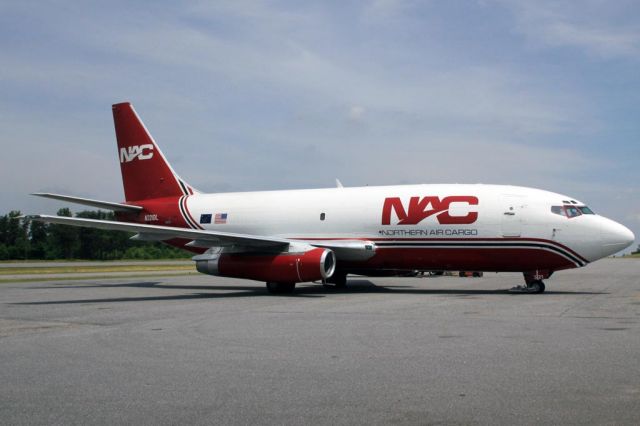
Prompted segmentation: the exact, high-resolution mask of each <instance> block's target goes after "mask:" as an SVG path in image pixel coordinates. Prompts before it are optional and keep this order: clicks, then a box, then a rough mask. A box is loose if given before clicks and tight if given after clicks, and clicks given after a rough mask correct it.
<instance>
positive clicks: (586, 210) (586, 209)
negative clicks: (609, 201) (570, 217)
mask: <svg viewBox="0 0 640 426" xmlns="http://www.w3.org/2000/svg"><path fill="white" fill-rule="evenodd" d="M578 210H580V211H581V212H582V214H595V213H594V212H593V210H591V209H590V208H589V207H587V206H580V207H578Z"/></svg>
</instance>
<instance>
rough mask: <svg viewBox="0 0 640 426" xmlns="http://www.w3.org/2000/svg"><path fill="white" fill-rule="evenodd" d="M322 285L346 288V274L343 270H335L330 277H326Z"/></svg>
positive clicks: (332, 287)
mask: <svg viewBox="0 0 640 426" xmlns="http://www.w3.org/2000/svg"><path fill="white" fill-rule="evenodd" d="M322 285H323V286H324V288H331V289H336V290H338V289H340V290H344V289H345V288H347V274H346V273H343V272H338V271H335V272H334V273H333V275H332V276H331V277H330V278H327V279H326V280H325V281H324V282H323V283H322Z"/></svg>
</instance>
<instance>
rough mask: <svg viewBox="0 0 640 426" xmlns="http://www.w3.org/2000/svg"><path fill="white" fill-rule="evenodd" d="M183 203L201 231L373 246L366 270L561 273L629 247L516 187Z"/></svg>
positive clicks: (604, 225) (571, 202)
mask: <svg viewBox="0 0 640 426" xmlns="http://www.w3.org/2000/svg"><path fill="white" fill-rule="evenodd" d="M451 197H454V198H451ZM455 197H457V198H455ZM412 198H413V200H412ZM388 199H393V200H395V201H393V202H389V201H388ZM470 200H471V201H470ZM474 200H477V201H474ZM185 201H186V202H185V205H186V209H187V210H188V214H189V215H190V220H189V221H188V222H191V224H192V227H199V228H201V229H208V230H216V231H223V232H232V233H242V234H251V235H263V236H272V237H283V238H291V239H304V240H338V239H347V240H367V241H372V242H373V243H374V244H376V247H377V257H378V259H377V261H376V260H375V259H374V260H373V261H372V262H369V265H370V266H372V267H380V264H382V265H384V266H385V267H389V268H408V267H410V268H411V269H420V268H423V267H424V268H427V267H428V268H432V267H433V268H435V267H438V268H442V269H451V268H454V267H457V268H460V267H461V266H463V265H462V263H464V262H463V260H464V258H467V259H469V260H470V262H468V263H469V265H468V267H467V269H472V267H475V268H477V269H484V270H517V271H522V270H523V268H531V267H535V269H545V268H546V269H552V270H557V269H565V268H569V267H577V266H584V265H585V264H586V263H588V262H591V261H594V260H596V259H599V258H602V257H605V256H608V255H611V254H613V253H616V252H617V251H619V250H621V249H623V248H624V247H626V246H628V244H629V243H630V241H629V239H630V238H631V241H632V240H633V234H632V233H631V232H630V231H629V230H628V229H626V228H625V227H624V226H622V225H620V224H618V223H616V222H613V221H611V220H609V219H606V218H604V217H602V216H599V215H595V214H579V215H577V216H575V217H568V216H567V215H566V214H557V213H553V212H552V207H553V206H556V207H557V206H560V207H563V208H565V207H566V208H575V207H574V206H580V207H584V204H583V203H581V202H579V201H577V200H575V199H573V198H571V197H567V196H564V195H560V194H556V193H552V192H548V191H543V190H538V189H532V188H525V187H516V186H501V185H482V184H476V185H459V184H455V185H403V186H379V187H359V188H330V189H311V190H290V191H266V192H244V193H227V194H224V193H223V194H196V195H191V196H188V197H187V198H186V200H185ZM443 201H445V202H444V203H443ZM412 204H413V205H412ZM587 210H588V209H587ZM209 218H210V223H206V222H209V220H208V219H209ZM216 218H217V219H218V220H217V222H218V223H215V222H216ZM403 219H404V220H403ZM194 222H195V223H194ZM443 222H444V223H443ZM458 222H459V223H458ZM536 244H537V245H536ZM392 251H393V252H392ZM454 252H456V253H454ZM391 253H392V254H391ZM496 257H503V258H504V259H497V258H496ZM412 265H414V266H412ZM363 266H365V267H366V266H367V265H363Z"/></svg>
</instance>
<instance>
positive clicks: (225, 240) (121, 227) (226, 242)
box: [25, 215, 290, 251]
mask: <svg viewBox="0 0 640 426" xmlns="http://www.w3.org/2000/svg"><path fill="white" fill-rule="evenodd" d="M25 218H26V219H28V220H36V221H39V222H47V223H57V224H60V225H71V226H80V227H83V228H97V229H111V230H114V231H128V232H137V233H138V235H137V236H136V237H139V238H136V239H140V240H170V239H172V238H186V239H190V240H192V241H191V243H189V245H191V246H195V247H215V246H222V247H223V246H244V247H254V248H273V249H278V250H283V251H284V250H286V249H287V248H288V246H289V243H290V241H289V240H285V239H282V238H271V237H261V236H255V235H246V234H233V233H230V232H215V231H206V230H197V229H186V228H174V227H172V226H160V225H146V224H140V223H127V222H114V221H111V220H97V219H82V218H75V217H66V216H49V215H31V216H25Z"/></svg>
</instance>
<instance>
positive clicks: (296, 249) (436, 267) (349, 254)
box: [30, 102, 634, 293]
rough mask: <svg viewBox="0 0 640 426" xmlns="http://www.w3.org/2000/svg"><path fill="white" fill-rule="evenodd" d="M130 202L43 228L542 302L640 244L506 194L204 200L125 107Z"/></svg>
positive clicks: (207, 266) (284, 270)
mask: <svg viewBox="0 0 640 426" xmlns="http://www.w3.org/2000/svg"><path fill="white" fill-rule="evenodd" d="M113 119H114V123H115V130H116V138H117V141H118V159H119V160H120V168H121V171H122V181H123V185H124V194H125V201H124V202H121V203H117V202H106V201H99V200H93V199H86V198H79V197H73V196H67V195H58V194H49V193H38V194H35V195H39V196H43V197H48V198H53V199H57V200H62V201H68V202H74V203H79V204H84V205H88V206H92V207H97V208H102V209H110V210H113V211H114V212H115V215H116V218H117V221H106V220H92V219H80V218H70V217H58V216H48V215H34V216H30V218H31V219H33V220H39V221H43V222H49V223H58V224H64V225H72V226H81V227H89V228H99V229H113V230H121V231H129V232H135V233H136V235H134V236H133V237H132V238H133V239H136V240H152V241H164V242H165V243H167V244H171V245H173V246H176V247H180V248H182V249H185V250H189V251H191V252H194V253H195V256H194V257H193V260H194V261H195V264H196V268H197V270H198V271H200V272H202V273H205V274H211V275H218V276H224V277H233V278H244V279H250V280H258V281H264V282H266V283H267V289H268V290H269V291H270V292H272V293H281V292H290V291H293V290H294V287H295V285H296V283H300V282H309V281H322V283H323V284H325V285H332V286H335V287H344V286H345V285H346V284H347V275H348V274H358V275H365V276H392V275H402V274H407V273H409V272H411V271H416V270H418V271H446V270H463V271H492V272H522V273H523V275H524V281H525V285H524V286H522V288H523V290H524V291H526V292H530V293H540V292H543V291H544V289H545V285H544V283H543V280H544V279H546V278H548V277H549V276H551V274H552V273H553V272H555V271H559V270H562V269H569V268H577V267H581V266H585V265H587V264H588V263H589V262H593V261H595V260H597V259H600V258H603V257H605V256H609V255H611V254H614V253H617V252H618V251H620V250H623V249H625V248H626V247H628V246H629V245H631V244H632V242H633V241H634V235H633V233H632V232H631V231H630V230H629V229H627V228H626V227H624V226H623V225H621V224H619V223H616V222H614V221H612V220H610V219H607V218H605V217H602V216H600V215H598V214H596V213H594V212H593V211H592V210H591V209H590V208H589V207H587V206H586V205H585V204H584V203H583V202H581V201H578V200H576V199H574V198H573V197H569V196H566V195H561V194H556V193H553V192H547V191H543V190H539V189H532V188H525V187H517V186H502V185H481V184H477V185H458V184H456V185H402V186H377V187H372V186H367V187H360V188H349V187H342V185H340V184H338V186H337V187H336V188H328V189H306V190H288V191H265V192H241V193H223V194H204V193H201V192H200V191H197V190H196V189H195V188H193V187H192V186H191V185H189V184H188V183H187V182H185V181H184V180H183V179H181V178H180V177H179V176H178V175H177V174H176V173H175V171H174V170H173V169H172V168H171V166H170V165H169V163H168V162H167V160H166V158H165V156H164V155H163V154H162V151H160V148H159V146H158V145H157V144H156V142H155V141H154V140H153V138H152V137H151V135H150V134H149V132H148V131H147V129H146V127H145V126H144V124H143V123H142V121H141V120H140V118H139V117H138V114H137V113H136V111H135V110H134V109H133V106H132V105H131V104H130V103H128V102H126V103H120V104H116V105H113Z"/></svg>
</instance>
